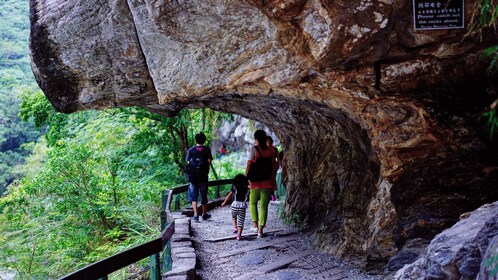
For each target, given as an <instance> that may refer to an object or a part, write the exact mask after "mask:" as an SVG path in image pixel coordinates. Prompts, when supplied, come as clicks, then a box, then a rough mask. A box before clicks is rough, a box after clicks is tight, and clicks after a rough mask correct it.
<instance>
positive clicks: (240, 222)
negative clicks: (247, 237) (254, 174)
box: [221, 174, 249, 240]
mask: <svg viewBox="0 0 498 280" xmlns="http://www.w3.org/2000/svg"><path fill="white" fill-rule="evenodd" d="M248 185H249V182H248V181H247V178H246V176H244V175H242V174H238V175H237V176H235V178H233V186H232V190H231V191H230V193H229V194H228V195H227V197H226V198H225V201H223V203H222V204H221V206H222V207H223V206H225V205H226V204H227V202H228V201H229V200H230V199H231V198H232V196H233V195H235V199H234V201H233V202H232V208H231V209H232V224H233V227H234V228H235V229H234V231H233V233H237V240H241V239H242V230H243V229H244V221H245V219H246V208H247V203H246V202H247V198H248V197H249V187H248Z"/></svg>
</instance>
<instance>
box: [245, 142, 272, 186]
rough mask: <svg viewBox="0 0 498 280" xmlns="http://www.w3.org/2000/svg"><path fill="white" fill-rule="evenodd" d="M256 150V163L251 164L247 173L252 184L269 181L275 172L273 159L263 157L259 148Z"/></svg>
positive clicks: (256, 147)
mask: <svg viewBox="0 0 498 280" xmlns="http://www.w3.org/2000/svg"><path fill="white" fill-rule="evenodd" d="M255 149H256V153H257V155H256V162H253V163H251V166H250V167H249V171H248V172H247V179H249V181H251V182H259V181H264V180H269V179H270V178H271V174H272V172H273V165H272V160H273V159H272V158H269V157H262V156H261V152H260V150H259V147H258V146H255Z"/></svg>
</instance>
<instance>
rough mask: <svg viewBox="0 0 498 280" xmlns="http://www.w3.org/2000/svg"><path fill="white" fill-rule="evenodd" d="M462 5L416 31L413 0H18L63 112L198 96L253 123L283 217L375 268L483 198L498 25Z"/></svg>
mask: <svg viewBox="0 0 498 280" xmlns="http://www.w3.org/2000/svg"><path fill="white" fill-rule="evenodd" d="M477 5H478V1H466V3H465V19H466V22H465V28H461V29H442V30H430V31H419V30H414V28H413V18H412V1H389V0H353V1H347V2H346V1H320V0H292V1H291V0H287V1H285V0H271V1H258V0H246V1H231V0H228V1H226V0H225V1H221V0H195V1H156V0H128V1H126V0H111V1H74V0H59V1H53V0H31V37H30V50H31V55H32V61H33V63H32V68H33V72H34V74H35V77H36V79H37V82H38V84H39V85H40V87H41V89H42V90H43V91H44V93H45V95H46V96H47V97H48V99H49V100H50V101H51V103H52V104H53V106H54V107H55V108H56V109H57V110H58V111H61V112H65V113H71V112H74V111H77V110H85V109H95V108H97V109H99V108H111V107H125V106H141V107H144V108H147V109H148V110H150V111H153V112H156V113H159V114H162V115H166V116H172V115H174V114H175V113H177V112H178V111H179V110H181V109H183V108H201V107H209V108H212V109H215V110H219V111H224V112H230V113H234V114H238V115H241V116H244V117H246V118H250V119H254V120H257V121H259V122H261V123H263V124H265V125H267V126H268V127H270V128H271V129H272V130H273V131H274V132H275V133H276V134H277V135H278V137H279V139H280V140H281V142H282V143H283V146H284V147H285V149H286V151H287V153H286V166H285V174H286V176H285V180H286V186H287V192H288V196H287V199H286V209H285V210H286V215H287V217H288V218H289V219H293V220H294V221H296V222H298V223H300V224H302V225H303V227H305V228H307V229H309V230H310V235H311V236H312V238H313V240H314V242H315V245H316V246H317V247H318V248H320V249H321V250H323V251H324V252H327V253H330V254H333V255H336V256H339V257H341V258H343V259H346V260H349V261H351V262H353V263H356V264H358V265H360V266H362V267H363V268H365V269H367V270H369V271H377V272H379V271H381V270H382V269H383V267H384V266H385V264H386V263H387V261H388V260H389V258H390V257H392V256H394V255H395V254H396V253H397V252H398V251H399V250H400V249H401V248H402V247H403V245H404V244H405V243H406V242H407V241H408V240H410V239H414V238H425V239H430V238H432V237H433V236H434V235H435V234H436V233H438V232H440V231H441V230H442V229H444V228H447V227H449V226H451V225H452V224H453V223H455V222H456V221H457V220H458V217H459V215H460V214H462V213H464V212H466V211H471V210H473V209H475V208H477V207H479V206H480V205H482V204H484V203H487V202H491V201H496V200H498V190H497V188H496V186H497V185H498V161H497V158H498V157H497V152H496V144H495V145H494V146H493V143H491V142H490V141H489V140H488V138H487V137H488V136H487V134H486V132H483V127H482V126H480V125H479V124H478V123H477V121H476V119H477V117H478V116H479V114H480V112H481V111H482V110H483V108H485V107H486V106H488V105H489V104H490V102H491V101H492V98H493V95H492V94H493V93H494V90H495V89H496V86H497V85H498V82H497V81H498V79H496V75H494V76H493V75H490V74H489V73H488V72H486V67H487V61H486V60H485V59H482V52H483V51H484V50H485V49H486V48H487V47H488V46H491V45H493V44H496V43H498V39H497V36H496V33H494V31H493V30H486V29H472V28H470V27H469V26H471V25H472V22H471V18H472V14H473V13H474V11H475V10H476V9H477V8H478V6H477ZM493 147H495V148H493Z"/></svg>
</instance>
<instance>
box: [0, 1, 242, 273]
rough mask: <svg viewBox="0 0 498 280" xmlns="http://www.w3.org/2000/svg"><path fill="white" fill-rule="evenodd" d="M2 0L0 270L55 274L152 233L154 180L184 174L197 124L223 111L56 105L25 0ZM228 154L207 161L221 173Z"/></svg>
mask: <svg viewBox="0 0 498 280" xmlns="http://www.w3.org/2000/svg"><path fill="white" fill-rule="evenodd" d="M0 3H1V7H2V9H0V18H1V19H2V24H1V25H0V104H1V105H2V106H0V271H1V270H9V271H15V272H16V274H17V276H16V277H17V278H19V279H33V278H35V279H37V278H39V279H47V278H57V277H60V276H62V275H64V274H66V273H68V272H71V271H74V270H75V269H77V268H80V267H82V266H85V265H87V264H88V263H91V262H95V261H97V260H100V259H103V258H105V257H108V256H110V255H112V254H115V253H117V252H120V251H123V250H125V249H127V248H130V247H132V246H135V245H138V244H142V243H144V242H145V241H148V240H150V239H151V238H153V237H156V236H157V234H158V232H159V226H160V222H159V214H158V213H159V206H160V193H161V190H163V189H166V188H169V187H173V186H175V185H178V184H183V183H186V182H185V176H184V170H185V161H184V158H185V153H186V150H187V148H188V147H189V146H190V145H192V144H193V143H194V141H193V135H194V133H195V132H198V131H204V132H205V133H206V134H207V135H208V137H210V135H211V132H212V131H213V129H214V127H215V126H216V125H218V124H219V122H220V121H221V120H223V119H226V118H229V117H230V116H229V115H226V114H221V113H217V112H214V111H211V110H207V109H202V110H184V111H182V112H180V113H179V115H178V116H177V117H176V118H165V117H162V116H160V115H157V114H153V113H150V112H148V111H146V110H143V109H140V108H125V109H113V110H104V111H86V112H79V113H75V114H71V115H64V114H60V113H56V112H55V111H54V110H53V108H52V106H51V105H50V103H49V102H48V101H47V99H46V98H45V96H44V95H43V94H42V93H41V91H40V90H39V89H38V87H37V85H36V83H35V82H34V79H33V76H32V73H31V69H30V61H29V55H28V48H27V42H28V36H29V21H28V19H29V1H27V0H22V1H14V0H0ZM21 103H22V104H21ZM21 119H22V120H24V121H26V122H23V121H22V120H21ZM41 134H43V137H41V138H40V135H41ZM208 140H209V139H208ZM234 157H236V155H232V156H231V157H225V158H223V161H221V160H220V161H218V160H216V161H214V168H215V170H216V171H217V173H218V174H219V176H221V177H223V178H226V177H231V176H233V175H234V173H236V172H240V170H241V168H239V169H237V168H236V167H234V166H232V162H231V160H234ZM8 185H10V186H9V187H8V188H7V186H8ZM2 193H3V196H2ZM145 263H147V260H146V261H145ZM138 270H140V269H138ZM125 274H127V273H126V272H117V273H114V274H113V275H114V276H113V278H124V277H125Z"/></svg>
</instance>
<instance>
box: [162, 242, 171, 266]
mask: <svg viewBox="0 0 498 280" xmlns="http://www.w3.org/2000/svg"><path fill="white" fill-rule="evenodd" d="M171 269H173V260H172V259H171V240H169V241H168V243H166V246H164V250H163V271H165V272H166V271H170V270H171Z"/></svg>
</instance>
